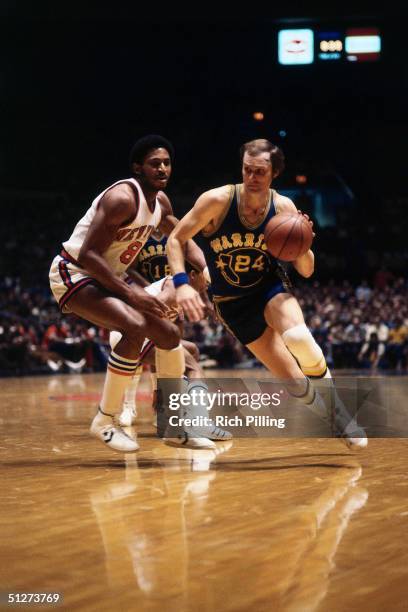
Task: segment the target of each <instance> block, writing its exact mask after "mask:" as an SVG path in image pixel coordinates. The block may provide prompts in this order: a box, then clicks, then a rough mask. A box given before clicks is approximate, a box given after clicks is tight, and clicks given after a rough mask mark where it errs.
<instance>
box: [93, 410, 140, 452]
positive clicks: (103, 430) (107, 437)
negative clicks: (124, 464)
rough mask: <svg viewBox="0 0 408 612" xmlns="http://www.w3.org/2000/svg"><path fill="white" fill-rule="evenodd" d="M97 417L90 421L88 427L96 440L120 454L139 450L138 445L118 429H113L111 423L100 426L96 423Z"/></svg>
mask: <svg viewBox="0 0 408 612" xmlns="http://www.w3.org/2000/svg"><path fill="white" fill-rule="evenodd" d="M97 416H98V415H97ZM97 416H96V417H95V418H94V420H93V421H92V424H91V427H90V432H91V434H92V435H93V436H95V438H98V440H101V442H104V443H105V444H106V445H107V446H109V448H111V449H112V450H115V451H118V452H120V453H134V452H135V451H137V450H138V449H139V445H138V443H137V442H136V441H135V440H132V438H130V437H129V436H128V435H127V434H126V433H125V432H124V431H123V430H122V429H120V427H115V426H114V425H113V423H107V424H105V425H102V426H101V425H100V424H99V423H97V422H96V419H97Z"/></svg>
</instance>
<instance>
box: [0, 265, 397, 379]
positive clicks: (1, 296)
mask: <svg viewBox="0 0 408 612" xmlns="http://www.w3.org/2000/svg"><path fill="white" fill-rule="evenodd" d="M294 293H295V295H296V296H297V298H298V300H299V303H300V305H301V307H302V310H303V313H304V316H305V320H306V324H307V325H308V326H309V328H310V330H311V332H312V333H313V335H314V337H315V338H316V341H317V342H318V343H319V344H320V345H321V347H322V348H323V351H324V353H325V355H326V357H327V361H328V364H329V366H330V367H332V368H349V369H358V368H362V369H370V370H373V371H375V370H377V369H379V370H389V371H397V372H401V373H405V372H406V371H407V362H408V282H407V280H406V279H404V278H403V277H394V275H393V274H392V273H390V272H389V271H388V270H386V269H385V268H383V269H380V270H379V271H378V272H377V274H376V275H375V277H374V281H373V283H372V284H369V283H368V282H367V281H365V280H363V281H362V282H361V283H359V284H357V286H353V285H352V284H351V283H350V282H349V281H343V282H341V283H335V282H334V281H331V282H328V283H324V284H321V283H320V282H318V281H314V282H309V283H304V284H302V285H301V286H298V287H296V288H295V289H294ZM185 332H186V337H187V338H188V339H190V340H192V341H193V342H195V343H196V344H197V346H198V348H199V349H200V353H201V355H202V359H203V363H204V365H207V366H208V367H218V368H231V367H241V368H245V367H253V366H256V365H259V364H257V362H256V361H255V360H254V359H253V357H252V356H251V354H250V353H249V352H248V351H247V350H246V349H245V348H244V347H242V346H241V345H240V344H239V343H238V342H237V341H236V340H235V338H234V337H233V336H232V335H231V334H230V333H229V332H228V331H226V329H225V328H224V327H223V326H222V325H221V323H220V322H219V321H217V320H216V319H215V318H212V317H210V318H209V319H207V320H205V321H202V322H200V323H194V324H191V323H186V324H185ZM108 354H109V346H108V333H107V331H106V330H103V329H100V328H97V327H95V326H93V325H91V324H89V323H87V322H85V321H82V320H80V319H78V318H77V317H75V316H74V315H68V316H67V315H64V316H62V315H61V314H60V313H59V310H58V308H57V305H56V304H55V302H54V299H53V298H52V296H51V294H50V292H49V290H48V287H46V286H44V287H41V288H39V287H38V286H37V287H34V288H28V287H24V286H23V285H22V283H21V281H20V279H19V278H12V277H4V278H3V279H2V280H1V281H0V374H3V375H5V374H28V373H52V372H64V371H65V372H87V371H88V372H93V371H103V370H104V369H105V366H106V362H107V356H108Z"/></svg>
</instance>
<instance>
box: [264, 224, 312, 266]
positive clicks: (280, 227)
mask: <svg viewBox="0 0 408 612" xmlns="http://www.w3.org/2000/svg"><path fill="white" fill-rule="evenodd" d="M312 241H313V230H312V228H311V226H310V224H309V222H308V221H307V219H306V218H305V217H304V216H303V215H301V214H299V213H297V214H295V213H285V212H284V213H279V214H277V215H275V216H274V217H272V219H271V220H270V221H269V222H268V223H267V225H266V228H265V243H266V248H267V249H268V251H269V253H270V254H271V255H273V257H276V259H281V260H282V261H294V260H295V259H297V258H298V257H300V255H303V254H304V253H306V252H307V251H308V250H309V249H310V245H311V244H312Z"/></svg>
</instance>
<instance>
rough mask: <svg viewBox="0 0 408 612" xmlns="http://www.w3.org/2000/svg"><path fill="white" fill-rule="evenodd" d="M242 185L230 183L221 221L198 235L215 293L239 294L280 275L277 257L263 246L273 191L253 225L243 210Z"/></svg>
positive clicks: (269, 281) (271, 212) (271, 209)
mask: <svg viewBox="0 0 408 612" xmlns="http://www.w3.org/2000/svg"><path fill="white" fill-rule="evenodd" d="M240 195H241V185H235V186H234V185H231V194H230V201H229V204H228V206H227V209H226V213H225V215H224V216H223V218H222V220H221V223H220V224H219V225H218V227H217V228H216V229H215V231H212V232H211V234H205V233H204V232H202V235H201V236H200V237H199V240H198V242H199V245H200V246H201V248H202V250H203V251H204V255H205V259H206V261H207V265H208V269H209V272H210V276H211V290H212V293H213V295H214V297H216V296H231V297H234V296H236V297H239V296H243V295H247V294H248V293H251V292H252V291H257V290H260V289H262V288H265V287H268V286H270V285H271V283H272V284H273V283H276V282H278V281H279V280H280V279H281V270H280V268H279V265H278V262H277V260H276V259H275V258H274V257H272V255H270V253H269V252H268V251H267V250H266V244H265V241H264V230H265V226H266V224H267V223H268V221H269V220H270V219H271V218H272V217H273V216H274V215H275V214H276V210H275V205H274V202H273V191H272V190H270V195H269V201H268V203H267V205H266V208H265V213H264V215H263V217H262V218H261V219H260V220H259V222H258V224H257V225H256V226H252V225H250V224H249V223H248V222H247V221H246V220H245V219H244V217H243V214H242V204H243V203H242V201H241V197H240Z"/></svg>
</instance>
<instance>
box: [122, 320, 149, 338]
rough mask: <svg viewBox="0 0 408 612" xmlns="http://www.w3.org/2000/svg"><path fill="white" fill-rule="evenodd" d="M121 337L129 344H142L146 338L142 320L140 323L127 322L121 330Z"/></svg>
mask: <svg viewBox="0 0 408 612" xmlns="http://www.w3.org/2000/svg"><path fill="white" fill-rule="evenodd" d="M122 336H123V337H124V338H126V340H129V341H130V342H132V343H135V344H137V343H140V342H143V340H144V339H145V337H146V334H145V322H144V319H142V320H140V321H139V320H136V321H135V320H131V321H129V322H128V324H127V325H126V326H125V327H124V329H123V334H122Z"/></svg>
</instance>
